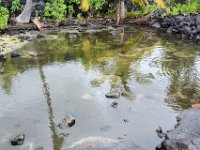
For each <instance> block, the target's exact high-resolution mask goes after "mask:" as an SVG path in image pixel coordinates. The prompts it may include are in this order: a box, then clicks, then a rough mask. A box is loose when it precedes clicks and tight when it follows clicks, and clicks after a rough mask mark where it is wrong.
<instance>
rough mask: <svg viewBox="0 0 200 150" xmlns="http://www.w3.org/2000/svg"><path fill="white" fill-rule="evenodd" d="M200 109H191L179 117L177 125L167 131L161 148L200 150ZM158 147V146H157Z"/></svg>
mask: <svg viewBox="0 0 200 150" xmlns="http://www.w3.org/2000/svg"><path fill="white" fill-rule="evenodd" d="M199 116H200V110H198V109H189V110H186V111H183V112H182V113H181V114H180V115H179V116H178V117H177V125H176V126H175V128H174V129H172V130H170V131H167V133H166V135H167V137H165V139H164V141H163V142H162V143H161V147H160V150H163V149H166V150H174V149H178V150H179V149H180V150H186V149H187V150H198V149H199V148H200V117H199ZM157 149H158V148H157Z"/></svg>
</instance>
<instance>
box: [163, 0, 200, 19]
mask: <svg viewBox="0 0 200 150" xmlns="http://www.w3.org/2000/svg"><path fill="white" fill-rule="evenodd" d="M199 12H200V0H193V1H191V2H190V3H188V4H180V3H179V4H175V5H174V6H172V7H169V8H167V9H166V12H165V13H164V14H163V15H162V17H165V16H166V15H167V14H171V15H173V16H177V15H179V14H185V13H190V14H195V13H199Z"/></svg>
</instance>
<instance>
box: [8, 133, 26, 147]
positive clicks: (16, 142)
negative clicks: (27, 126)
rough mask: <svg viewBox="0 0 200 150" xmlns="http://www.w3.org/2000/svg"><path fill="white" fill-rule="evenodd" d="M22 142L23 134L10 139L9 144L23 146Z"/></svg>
mask: <svg viewBox="0 0 200 150" xmlns="http://www.w3.org/2000/svg"><path fill="white" fill-rule="evenodd" d="M24 140H25V134H19V135H17V136H16V137H14V138H12V139H10V143H11V145H13V146H15V145H22V144H24Z"/></svg>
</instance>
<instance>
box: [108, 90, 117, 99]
mask: <svg viewBox="0 0 200 150" xmlns="http://www.w3.org/2000/svg"><path fill="white" fill-rule="evenodd" d="M105 96H106V97H107V98H119V97H120V93H119V92H117V91H114V92H109V93H107V94H105Z"/></svg>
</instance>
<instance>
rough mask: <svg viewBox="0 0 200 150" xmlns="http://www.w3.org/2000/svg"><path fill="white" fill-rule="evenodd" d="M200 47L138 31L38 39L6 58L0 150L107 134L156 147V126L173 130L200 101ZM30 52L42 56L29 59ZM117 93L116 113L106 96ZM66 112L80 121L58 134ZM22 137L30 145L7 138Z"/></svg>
mask: <svg viewBox="0 0 200 150" xmlns="http://www.w3.org/2000/svg"><path fill="white" fill-rule="evenodd" d="M199 50H200V47H199V46H198V45H195V44H190V43H189V42H185V41H180V40H177V39H172V38H171V37H170V38H168V39H167V38H165V37H163V36H158V35H157V34H156V33H154V32H153V31H151V30H149V29H145V28H138V27H135V28H134V27H131V28H125V29H123V28H119V29H117V30H108V31H102V32H98V33H66V32H61V33H59V34H54V35H51V36H50V37H49V38H46V39H41V40H37V41H32V42H30V43H28V44H26V45H25V46H24V47H22V48H21V49H20V51H21V52H22V53H24V54H25V55H24V56H23V57H20V58H15V59H14V58H10V56H9V54H8V55H7V56H6V57H7V61H6V62H4V63H1V64H0V66H1V68H3V69H4V73H2V74H0V147H1V149H6V150H7V149H15V150H18V149H20V150H21V149H24V150H27V149H34V148H37V147H39V146H42V147H43V148H44V149H45V150H51V149H52V150H53V149H54V150H60V149H64V148H65V147H66V146H67V145H69V144H70V143H72V142H73V141H76V140H79V139H81V138H84V137H88V136H103V137H111V138H115V139H118V138H120V139H125V140H133V141H134V142H135V143H137V144H139V145H142V146H143V147H145V148H146V149H149V150H150V149H152V150H153V149H155V147H156V145H158V144H159V143H160V141H161V140H160V139H159V138H158V137H157V135H156V133H155V129H156V128H157V127H158V126H162V127H163V129H164V130H168V129H172V128H173V127H174V125H175V122H176V119H175V117H176V116H177V114H178V113H179V112H180V111H182V110H184V109H187V108H189V107H191V105H192V104H193V103H195V102H196V99H198V97H199V96H200V91H199V89H200V86H199V79H200V78H199V73H200V68H199V60H200V57H199V53H200V51H199ZM30 51H33V52H37V53H38V54H39V56H38V57H31V56H28V55H27V54H28V53H29V52H30ZM114 90H117V91H120V92H121V93H122V96H121V97H120V98H119V99H116V100H115V101H116V102H118V103H119V106H118V108H112V107H111V103H112V102H113V101H114V99H107V98H106V97H105V94H106V93H108V92H109V91H114ZM66 114H71V115H73V116H75V117H76V124H75V126H73V127H72V128H69V129H65V130H60V129H59V128H57V124H58V123H59V122H60V121H61V120H62V118H63V117H64V116H65V115H66ZM124 119H125V120H127V121H128V122H126V121H124ZM18 133H25V134H26V140H25V144H24V145H22V146H18V147H12V146H10V144H9V141H8V139H9V138H11V137H13V136H14V135H16V134H18ZM60 133H70V135H69V136H68V137H64V138H62V137H60V136H59V134H60Z"/></svg>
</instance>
